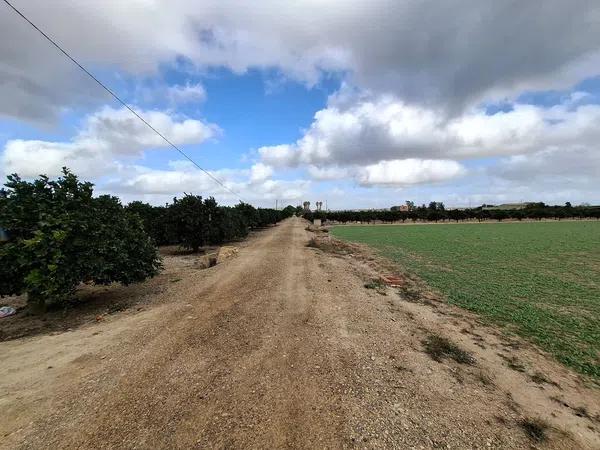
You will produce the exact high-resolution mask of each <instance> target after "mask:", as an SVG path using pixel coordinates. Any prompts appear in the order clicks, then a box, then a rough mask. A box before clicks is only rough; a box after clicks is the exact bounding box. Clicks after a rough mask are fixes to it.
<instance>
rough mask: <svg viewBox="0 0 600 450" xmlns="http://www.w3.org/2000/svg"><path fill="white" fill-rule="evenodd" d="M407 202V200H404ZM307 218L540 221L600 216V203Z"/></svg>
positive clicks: (435, 206)
mask: <svg viewBox="0 0 600 450" xmlns="http://www.w3.org/2000/svg"><path fill="white" fill-rule="evenodd" d="M407 203H410V202H407ZM304 217H305V218H306V219H308V220H311V221H312V220H313V219H321V220H329V221H335V222H341V223H347V222H366V223H370V222H375V221H379V222H389V223H393V222H402V223H404V222H406V221H412V222H441V221H442V222H443V221H455V222H462V221H473V220H477V221H479V222H483V221H486V220H496V221H503V220H524V219H530V220H542V219H556V220H561V219H600V206H588V205H579V206H572V205H571V204H570V203H569V202H567V203H566V204H565V205H562V206H558V205H553V206H551V205H546V204H545V203H541V202H540V203H528V204H526V205H525V206H524V207H523V208H521V209H498V208H496V207H491V206H488V205H482V206H479V207H476V208H465V209H446V208H445V206H444V204H443V203H442V202H431V203H430V204H429V205H421V206H414V204H412V205H410V206H409V207H408V210H407V211H402V210H400V209H395V210H365V211H329V212H325V211H315V212H307V213H305V214H304Z"/></svg>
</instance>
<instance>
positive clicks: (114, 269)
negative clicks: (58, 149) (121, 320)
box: [0, 168, 161, 311]
mask: <svg viewBox="0 0 600 450" xmlns="http://www.w3.org/2000/svg"><path fill="white" fill-rule="evenodd" d="M5 186H6V187H7V189H4V190H2V193H1V195H0V227H2V228H4V229H6V230H7V231H8V234H9V236H10V240H9V241H8V242H4V243H2V244H0V265H1V266H2V268H3V271H4V273H3V277H2V278H1V279H0V295H18V294H22V293H27V297H28V303H29V304H30V306H31V307H32V309H35V310H38V311H40V310H44V309H45V307H46V305H47V304H51V303H60V302H63V301H65V300H67V299H69V298H70V297H71V296H72V294H73V293H74V291H75V289H76V288H77V286H78V285H79V283H81V282H94V283H98V284H108V283H112V282H120V283H123V284H130V283H134V282H138V281H142V280H144V279H146V278H148V277H151V276H153V275H155V274H156V273H157V272H158V270H159V269H160V266H161V262H160V258H159V256H158V253H157V251H156V248H155V247H154V245H153V244H152V242H151V240H150V238H149V237H148V235H147V234H146V233H145V232H144V229H143V225H142V221H141V219H140V218H139V216H138V215H135V214H132V213H130V212H128V211H127V210H126V209H125V208H123V206H122V205H121V203H120V201H119V199H118V198H116V197H112V196H108V195H103V196H100V197H97V198H94V197H93V196H92V194H93V189H92V187H93V185H92V184H91V183H84V182H80V181H79V180H78V179H77V177H76V176H75V175H73V174H72V173H70V172H69V171H68V170H67V169H66V168H65V169H63V176H62V177H60V178H58V180H56V181H51V180H49V179H48V177H46V176H40V177H39V178H38V179H36V180H34V181H33V182H28V181H23V180H21V178H19V177H18V176H17V175H16V174H15V175H10V176H9V177H8V182H7V183H6V185H5Z"/></svg>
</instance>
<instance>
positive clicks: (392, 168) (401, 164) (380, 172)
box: [358, 159, 466, 186]
mask: <svg viewBox="0 0 600 450" xmlns="http://www.w3.org/2000/svg"><path fill="white" fill-rule="evenodd" d="M465 172H466V170H465V168H464V167H463V166H461V165H460V164H459V163H457V162H456V161H448V160H427V159H426V160H421V159H404V160H396V161H381V162H379V163H377V164H373V165H370V166H366V167H365V168H364V169H363V170H361V171H360V174H359V177H358V179H359V181H360V183H361V184H362V185H364V186H372V185H391V186H402V185H411V184H421V183H436V182H441V181H447V180H450V179H452V178H456V177H458V176H461V175H464V174H465Z"/></svg>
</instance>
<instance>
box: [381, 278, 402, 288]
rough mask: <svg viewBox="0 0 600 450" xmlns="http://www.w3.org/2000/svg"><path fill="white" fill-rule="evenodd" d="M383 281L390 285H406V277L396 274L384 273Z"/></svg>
mask: <svg viewBox="0 0 600 450" xmlns="http://www.w3.org/2000/svg"><path fill="white" fill-rule="evenodd" d="M381 281H383V282H384V283H385V284H387V285H388V286H390V287H402V286H404V279H403V278H400V277H398V276H396V275H382V276H381Z"/></svg>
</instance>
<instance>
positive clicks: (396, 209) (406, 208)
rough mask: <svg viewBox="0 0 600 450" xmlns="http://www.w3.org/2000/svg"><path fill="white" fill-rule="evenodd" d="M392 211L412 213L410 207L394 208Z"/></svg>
mask: <svg viewBox="0 0 600 450" xmlns="http://www.w3.org/2000/svg"><path fill="white" fill-rule="evenodd" d="M390 209H391V210H392V211H402V212H408V211H410V209H409V207H408V205H400V206H392V207H391V208H390Z"/></svg>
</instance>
